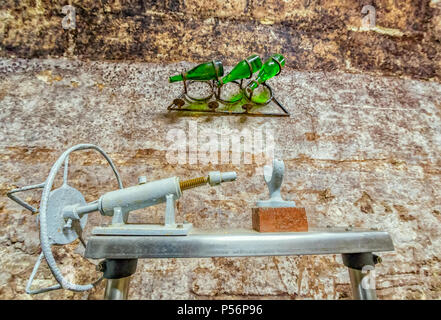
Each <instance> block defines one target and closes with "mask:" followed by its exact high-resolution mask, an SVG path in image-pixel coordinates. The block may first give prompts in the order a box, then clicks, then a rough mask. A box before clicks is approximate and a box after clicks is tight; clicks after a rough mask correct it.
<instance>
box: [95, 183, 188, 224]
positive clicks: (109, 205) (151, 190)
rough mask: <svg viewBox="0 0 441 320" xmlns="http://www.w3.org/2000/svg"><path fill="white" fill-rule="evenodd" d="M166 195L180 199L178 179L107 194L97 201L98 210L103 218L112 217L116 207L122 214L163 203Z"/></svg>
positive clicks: (145, 184)
mask: <svg viewBox="0 0 441 320" xmlns="http://www.w3.org/2000/svg"><path fill="white" fill-rule="evenodd" d="M168 194H172V195H173V196H174V199H179V198H180V197H181V195H182V193H181V189H180V187H179V178H178V177H171V178H167V179H162V180H156V181H152V182H148V183H144V184H141V185H137V186H133V187H129V188H124V189H119V190H115V191H111V192H108V193H106V194H105V195H103V196H102V197H101V198H100V199H99V210H100V212H101V214H103V215H105V216H112V215H113V210H114V208H117V207H120V208H121V209H122V211H123V212H130V211H133V210H137V209H141V208H145V207H150V206H153V205H156V204H159V203H162V202H165V201H166V198H165V196H166V195H168Z"/></svg>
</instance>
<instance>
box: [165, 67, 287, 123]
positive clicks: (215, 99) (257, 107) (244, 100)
mask: <svg viewBox="0 0 441 320" xmlns="http://www.w3.org/2000/svg"><path fill="white" fill-rule="evenodd" d="M250 69H251V67H250ZM280 72H281V69H280V70H279V72H278V73H277V75H278V74H280ZM277 75H276V76H277ZM182 77H183V81H182V85H183V92H182V93H181V94H180V95H179V96H178V97H177V98H176V99H174V100H173V102H172V103H171V104H170V105H169V106H168V107H167V110H169V111H181V112H183V111H184V112H185V111H186V112H201V113H210V114H217V115H246V116H258V117H289V116H290V113H289V111H288V110H287V109H286V108H285V107H284V106H282V104H281V103H280V102H279V101H278V100H277V99H276V97H275V96H274V94H273V89H272V88H271V86H270V85H269V84H267V83H265V82H264V83H262V84H261V85H262V86H263V87H264V88H265V89H266V90H268V92H269V98H268V99H267V100H266V101H264V102H257V101H255V100H253V92H252V91H251V92H248V93H247V90H245V88H244V87H243V81H244V79H241V80H240V82H239V81H231V82H230V83H234V84H235V85H237V86H238V87H239V89H240V92H241V95H240V96H239V98H235V99H231V100H226V99H223V98H221V93H222V87H223V86H220V87H218V86H217V85H216V83H217V82H218V78H217V79H215V80H209V81H194V80H188V79H186V77H185V74H184V73H183V74H182ZM251 77H252V76H250V77H249V78H247V79H251ZM195 82H202V83H206V84H208V85H209V87H210V89H211V92H210V94H209V95H207V96H206V97H193V96H191V95H190V94H189V92H188V88H189V86H191V84H193V83H195ZM195 103H196V104H202V105H205V107H204V108H192V104H195ZM272 104H273V105H274V106H275V107H277V108H278V109H279V110H280V112H262V111H261V110H262V108H264V107H269V106H271V105H272ZM234 105H236V108H234V110H231V108H229V107H231V106H234ZM239 107H240V108H239ZM238 109H239V110H241V111H238Z"/></svg>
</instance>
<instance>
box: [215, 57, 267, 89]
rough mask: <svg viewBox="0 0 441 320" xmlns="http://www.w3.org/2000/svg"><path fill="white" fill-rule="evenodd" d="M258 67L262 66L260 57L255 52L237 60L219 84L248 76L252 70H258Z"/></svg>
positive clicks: (251, 73)
mask: <svg viewBox="0 0 441 320" xmlns="http://www.w3.org/2000/svg"><path fill="white" fill-rule="evenodd" d="M260 68H262V60H260V57H259V56H258V55H257V54H253V55H251V56H249V57H248V58H246V59H245V60H242V61H241V62H239V63H238V64H237V65H236V66H235V67H234V68H233V70H231V72H230V73H229V74H227V75H226V76H225V77H223V78H222V80H221V83H220V84H226V83H228V82H231V81H234V80H240V79H246V78H249V77H251V76H252V75H253V73H254V72H256V71H259V70H260Z"/></svg>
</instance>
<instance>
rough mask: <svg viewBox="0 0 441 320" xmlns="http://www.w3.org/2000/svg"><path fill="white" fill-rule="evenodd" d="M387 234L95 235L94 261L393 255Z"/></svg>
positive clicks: (91, 240) (212, 232) (215, 232)
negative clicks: (353, 254)
mask: <svg viewBox="0 0 441 320" xmlns="http://www.w3.org/2000/svg"><path fill="white" fill-rule="evenodd" d="M393 250H394V246H393V243H392V239H391V237H390V236H389V234H388V233H387V232H383V231H373V230H351V231H345V229H344V228H343V229H342V230H339V229H335V228H334V229H324V230H311V231H309V232H283V233H259V232H257V231H254V230H248V229H240V230H200V229H193V230H192V231H190V233H189V234H188V235H187V236H92V237H90V238H89V241H88V243H87V247H86V252H85V256H86V257H87V258H92V259H102V258H111V259H142V258H202V257H244V256H279V255H281V256H283V255H308V254H339V253H360V252H381V251H393Z"/></svg>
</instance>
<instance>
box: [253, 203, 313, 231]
mask: <svg viewBox="0 0 441 320" xmlns="http://www.w3.org/2000/svg"><path fill="white" fill-rule="evenodd" d="M253 229H254V230H256V231H259V232H293V231H294V232H300V231H308V220H307V218H306V211H305V208H253Z"/></svg>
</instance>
